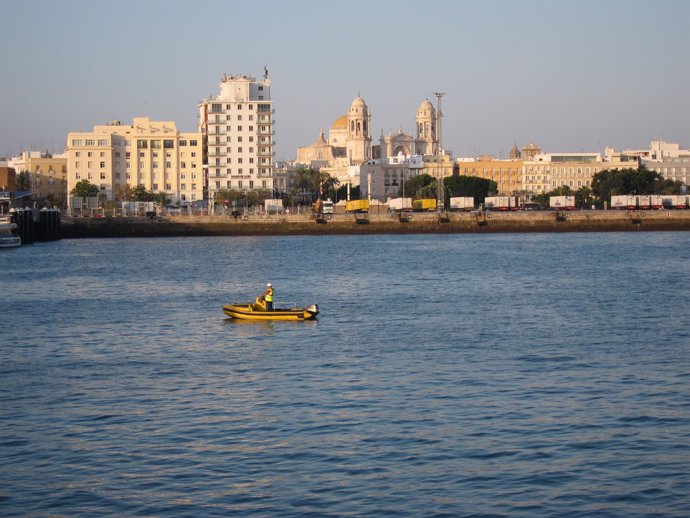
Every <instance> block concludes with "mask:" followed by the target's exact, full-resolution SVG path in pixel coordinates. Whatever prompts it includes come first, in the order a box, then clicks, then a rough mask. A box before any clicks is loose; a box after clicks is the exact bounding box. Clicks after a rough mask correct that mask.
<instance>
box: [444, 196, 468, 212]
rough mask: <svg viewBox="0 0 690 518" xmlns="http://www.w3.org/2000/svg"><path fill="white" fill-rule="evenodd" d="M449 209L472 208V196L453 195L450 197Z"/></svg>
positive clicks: (465, 209)
mask: <svg viewBox="0 0 690 518" xmlns="http://www.w3.org/2000/svg"><path fill="white" fill-rule="evenodd" d="M450 210H458V211H460V210H462V211H471V210H474V198H473V197H472V196H454V197H452V198H451V199H450Z"/></svg>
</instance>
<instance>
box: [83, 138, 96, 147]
mask: <svg viewBox="0 0 690 518" xmlns="http://www.w3.org/2000/svg"><path fill="white" fill-rule="evenodd" d="M95 142H96V141H95V140H90V139H89V140H87V141H86V142H85V144H86V145H87V146H93V145H94V144H95Z"/></svg>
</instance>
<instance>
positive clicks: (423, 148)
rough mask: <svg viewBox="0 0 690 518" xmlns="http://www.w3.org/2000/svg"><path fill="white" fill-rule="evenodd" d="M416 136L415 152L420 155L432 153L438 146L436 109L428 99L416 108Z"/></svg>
mask: <svg viewBox="0 0 690 518" xmlns="http://www.w3.org/2000/svg"><path fill="white" fill-rule="evenodd" d="M415 121H416V122H417V138H416V139H415V152H416V153H418V154H420V155H433V154H434V153H436V148H437V147H438V135H437V133H436V109H435V108H434V105H433V104H431V102H430V101H429V99H424V102H423V103H422V104H420V105H419V108H417V116H416V118H415Z"/></svg>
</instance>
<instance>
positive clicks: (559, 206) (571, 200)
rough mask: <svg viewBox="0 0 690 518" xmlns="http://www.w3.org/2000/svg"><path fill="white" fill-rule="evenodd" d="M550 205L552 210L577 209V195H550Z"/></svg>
mask: <svg viewBox="0 0 690 518" xmlns="http://www.w3.org/2000/svg"><path fill="white" fill-rule="evenodd" d="M549 207H550V208H551V209H552V210H575V196H550V197H549Z"/></svg>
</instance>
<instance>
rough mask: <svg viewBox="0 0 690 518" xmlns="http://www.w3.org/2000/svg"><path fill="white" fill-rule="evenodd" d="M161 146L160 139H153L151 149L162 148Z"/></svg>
mask: <svg viewBox="0 0 690 518" xmlns="http://www.w3.org/2000/svg"><path fill="white" fill-rule="evenodd" d="M160 148H161V141H160V140H152V141H151V149H160Z"/></svg>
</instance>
